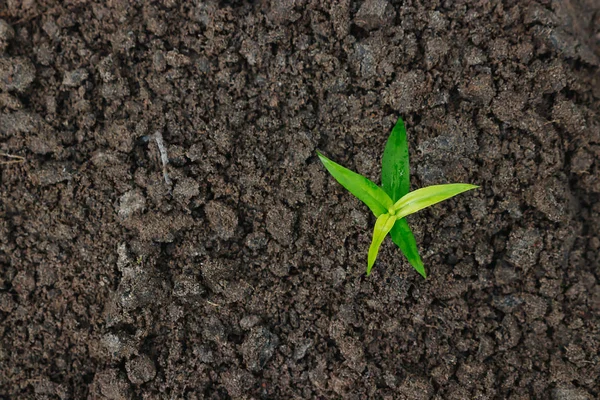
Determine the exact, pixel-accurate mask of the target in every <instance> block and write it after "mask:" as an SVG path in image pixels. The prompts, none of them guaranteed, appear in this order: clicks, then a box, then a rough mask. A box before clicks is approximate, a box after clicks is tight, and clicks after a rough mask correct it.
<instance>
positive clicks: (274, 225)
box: [266, 206, 294, 245]
mask: <svg viewBox="0 0 600 400" xmlns="http://www.w3.org/2000/svg"><path fill="white" fill-rule="evenodd" d="M266 223H267V231H268V232H269V233H270V234H271V235H272V236H273V238H275V240H277V242H279V243H280V244H282V245H288V244H289V243H290V242H291V241H292V230H293V226H294V213H293V212H291V211H290V210H288V209H287V208H286V207H284V206H276V207H274V208H272V209H270V210H269V212H267V221H266Z"/></svg>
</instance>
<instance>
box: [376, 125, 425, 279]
mask: <svg viewBox="0 0 600 400" xmlns="http://www.w3.org/2000/svg"><path fill="white" fill-rule="evenodd" d="M381 186H382V188H383V190H385V192H386V193H387V194H388V195H389V196H390V197H391V198H392V200H393V201H398V200H400V199H401V198H402V196H404V195H406V194H407V193H408V191H409V190H410V164H409V156H408V143H407V140H406V127H405V126H404V121H403V120H402V118H398V121H397V122H396V125H395V126H394V128H393V129H392V133H390V137H389V138H388V140H387V143H386V145H385V150H384V151H383V159H382V161H381ZM390 235H391V236H392V240H393V241H394V243H395V244H396V246H398V247H399V248H400V250H401V251H402V253H403V254H404V256H405V257H406V258H407V259H408V262H409V263H410V265H412V266H413V268H414V269H416V270H417V272H419V273H420V274H421V275H422V276H423V277H424V278H426V277H427V274H426V273H425V266H424V265H423V261H422V260H421V256H420V255H419V250H418V248H417V241H416V240H415V236H414V235H413V233H412V231H411V230H410V227H409V226H408V222H407V221H406V219H405V218H402V219H400V220H398V221H396V223H395V224H394V227H393V228H392V230H391V231H390Z"/></svg>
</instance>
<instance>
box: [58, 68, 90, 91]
mask: <svg viewBox="0 0 600 400" xmlns="http://www.w3.org/2000/svg"><path fill="white" fill-rule="evenodd" d="M88 76H89V74H88V72H87V70H85V69H84V68H80V69H76V70H75V71H68V72H65V75H64V77H63V81H62V83H63V85H65V86H68V87H78V86H81V84H82V83H83V81H85V80H86V79H87V77H88Z"/></svg>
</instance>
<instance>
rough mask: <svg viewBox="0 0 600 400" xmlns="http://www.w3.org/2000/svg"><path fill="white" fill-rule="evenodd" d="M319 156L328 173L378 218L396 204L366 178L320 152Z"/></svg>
mask: <svg viewBox="0 0 600 400" xmlns="http://www.w3.org/2000/svg"><path fill="white" fill-rule="evenodd" d="M317 154H318V155H319V158H320V159H321V162H322V163H323V165H324V166H325V168H327V171H329V173H330V174H331V175H332V176H333V177H334V178H335V180H336V181H338V182H339V183H340V184H341V185H342V186H343V187H345V188H346V189H347V190H348V191H349V192H350V193H352V194H353V195H354V196H356V197H357V198H358V199H359V200H360V201H362V202H363V203H365V204H366V205H367V207H369V208H370V209H371V211H372V212H373V214H375V216H376V217H379V216H380V215H381V214H385V213H387V212H388V210H389V208H390V207H391V206H392V204H394V202H393V201H392V199H390V196H388V195H387V194H386V193H385V192H384V191H383V189H381V188H380V187H379V186H377V185H376V184H374V183H373V182H371V181H370V180H368V179H367V178H365V177H364V176H362V175H359V174H357V173H356V172H353V171H351V170H349V169H348V168H345V167H342V166H341V165H339V164H337V163H335V162H333V161H331V160H330V159H328V158H327V157H325V156H324V155H323V154H321V153H319V152H317Z"/></svg>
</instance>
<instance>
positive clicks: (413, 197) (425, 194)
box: [390, 183, 479, 219]
mask: <svg viewBox="0 0 600 400" xmlns="http://www.w3.org/2000/svg"><path fill="white" fill-rule="evenodd" d="M478 187H479V186H476V185H470V184H468V183H450V184H446V185H433V186H428V187H426V188H422V189H417V190H415V191H414V192H410V193H408V194H407V195H406V196H404V197H403V198H401V199H400V200H398V201H397V202H396V203H395V204H394V205H393V206H392V208H391V210H390V211H391V212H392V213H395V215H396V218H398V219H400V218H404V217H406V216H407V215H410V214H413V213H416V212H417V211H419V210H422V209H424V208H426V207H429V206H431V205H434V204H437V203H439V202H440V201H444V200H446V199H449V198H451V197H454V196H456V195H457V194H460V193H462V192H466V191H467V190H471V189H475V188H478Z"/></svg>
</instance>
